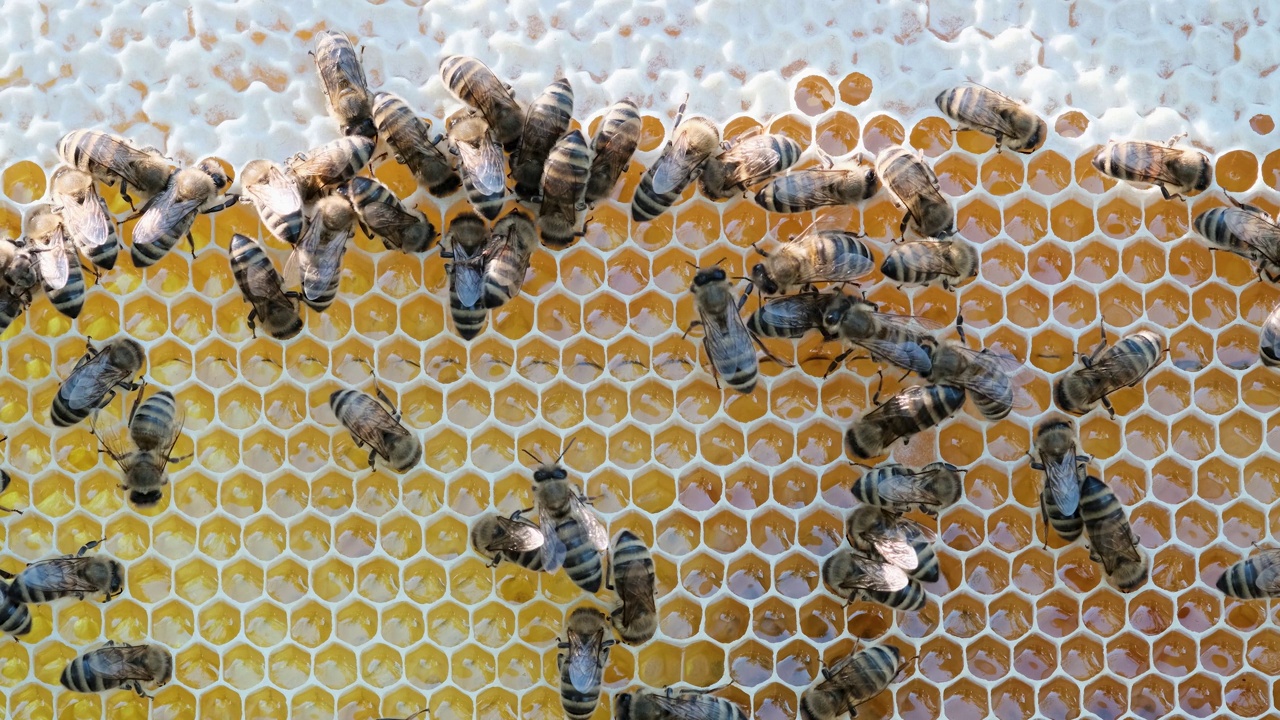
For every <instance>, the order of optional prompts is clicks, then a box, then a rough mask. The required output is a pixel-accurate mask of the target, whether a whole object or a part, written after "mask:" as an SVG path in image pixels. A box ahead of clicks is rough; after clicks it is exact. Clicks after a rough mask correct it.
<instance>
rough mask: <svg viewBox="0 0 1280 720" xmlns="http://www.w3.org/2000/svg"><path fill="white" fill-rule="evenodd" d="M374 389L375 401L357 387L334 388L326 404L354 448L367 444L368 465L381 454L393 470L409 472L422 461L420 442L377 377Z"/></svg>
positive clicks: (371, 465)
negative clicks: (404, 421) (349, 388)
mask: <svg viewBox="0 0 1280 720" xmlns="http://www.w3.org/2000/svg"><path fill="white" fill-rule="evenodd" d="M373 388H374V392H375V394H376V395H377V399H376V400H375V399H374V398H373V397H371V396H369V395H366V394H365V393H362V392H360V391H359V390H336V391H334V393H333V394H332V395H330V396H329V407H330V408H332V409H333V414H334V415H335V416H336V417H337V418H338V422H340V423H342V426H343V427H345V428H346V429H347V431H348V432H350V433H351V438H352V439H353V440H355V441H356V447H364V446H366V445H368V446H369V467H371V468H374V469H377V466H376V464H375V463H376V462H377V458H378V457H379V456H381V457H382V459H383V460H384V461H385V464H386V465H387V466H388V467H390V468H391V469H392V470H395V471H396V472H408V471H409V470H412V469H413V468H414V466H416V465H417V464H418V463H419V462H420V461H421V460H422V443H421V442H420V441H419V440H418V438H417V437H416V436H415V435H414V434H413V432H412V431H410V430H409V429H408V428H406V427H405V426H404V425H403V424H401V422H400V412H399V411H398V410H395V403H393V402H391V400H390V398H388V397H387V395H386V393H384V392H382V388H381V387H379V386H378V384H377V380H374V385H373ZM379 400H380V401H382V403H383V404H379V402H378V401H379ZM384 405H385V406H384ZM387 408H391V410H388V409H387Z"/></svg>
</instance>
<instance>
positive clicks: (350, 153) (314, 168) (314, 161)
mask: <svg viewBox="0 0 1280 720" xmlns="http://www.w3.org/2000/svg"><path fill="white" fill-rule="evenodd" d="M373 147H374V143H373V140H371V139H370V138H367V137H365V136H363V135H348V136H347V137H344V138H338V139H337V140H334V141H332V142H327V143H325V144H324V145H321V146H320V147H316V148H312V149H310V150H308V151H306V152H301V153H298V154H297V155H294V156H293V157H291V158H289V159H288V160H287V161H286V162H285V166H284V169H285V172H287V173H289V174H290V175H292V176H293V179H294V181H295V182H297V184H298V190H299V192H301V193H302V199H303V200H305V201H307V202H312V201H314V200H316V199H317V198H319V197H320V196H321V195H323V194H325V192H327V191H329V190H331V189H333V188H336V187H337V186H339V185H342V184H344V183H346V182H347V181H348V180H350V179H351V178H353V177H355V176H356V175H358V174H359V173H360V171H361V170H363V169H364V166H365V165H368V164H369V158H371V157H373Z"/></svg>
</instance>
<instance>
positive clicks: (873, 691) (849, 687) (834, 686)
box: [799, 645, 907, 720]
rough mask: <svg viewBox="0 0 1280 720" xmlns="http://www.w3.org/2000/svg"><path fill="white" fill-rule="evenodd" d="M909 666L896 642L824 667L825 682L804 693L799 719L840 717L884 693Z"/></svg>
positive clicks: (802, 694)
mask: <svg viewBox="0 0 1280 720" xmlns="http://www.w3.org/2000/svg"><path fill="white" fill-rule="evenodd" d="M906 666H907V663H905V662H903V660H902V654H901V653H899V652H898V649H897V648H895V647H893V646H892V645H880V646H876V647H869V648H867V649H865V650H862V651H860V652H855V653H853V654H852V655H850V656H849V657H846V658H845V659H843V660H841V661H840V662H838V663H836V664H835V665H832V666H831V668H830V669H827V668H823V669H822V682H819V683H818V684H817V685H815V686H813V687H811V688H809V689H808V690H805V691H804V692H803V693H801V694H800V718H799V720H836V718H838V717H840V716H841V715H844V714H845V713H846V712H847V713H849V715H850V717H852V716H854V715H857V714H858V710H857V707H858V706H859V705H861V704H863V703H865V702H867V701H868V700H871V699H872V698H874V697H875V696H877V695H879V694H880V693H882V692H884V690H885V688H887V687H889V683H891V682H893V680H894V678H896V677H898V673H900V672H902V669H903V668H905V667H906Z"/></svg>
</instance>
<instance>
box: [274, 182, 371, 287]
mask: <svg viewBox="0 0 1280 720" xmlns="http://www.w3.org/2000/svg"><path fill="white" fill-rule="evenodd" d="M355 221H356V214H355V210H354V209H353V208H352V207H351V203H349V202H347V201H346V200H345V199H343V198H341V197H338V196H336V195H330V196H327V197H324V198H321V199H320V201H319V202H317V203H316V207H315V212H314V213H313V214H312V216H311V220H310V222H308V223H307V229H306V232H304V233H303V235H302V239H300V240H299V241H298V246H297V247H296V248H294V250H293V256H292V257H290V259H289V263H290V265H293V266H296V268H297V271H296V272H297V274H298V275H299V280H300V282H301V285H302V292H301V295H300V297H301V299H302V302H304V303H306V304H307V305H308V306H309V307H311V309H313V310H315V311H316V312H323V311H324V310H326V309H328V307H329V306H330V305H332V304H333V300H334V298H336V297H337V296H338V285H339V283H340V282H341V280H342V258H343V256H344V255H346V252H347V241H348V240H350V239H351V234H352V225H353V224H354V223H355ZM293 274H294V272H293V271H292V269H291V268H286V273H285V275H286V277H288V276H291V275H293Z"/></svg>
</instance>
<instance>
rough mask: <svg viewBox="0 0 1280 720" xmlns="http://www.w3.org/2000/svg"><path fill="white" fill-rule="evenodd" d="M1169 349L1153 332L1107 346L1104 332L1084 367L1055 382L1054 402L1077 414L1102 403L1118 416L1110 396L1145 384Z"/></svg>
mask: <svg viewBox="0 0 1280 720" xmlns="http://www.w3.org/2000/svg"><path fill="white" fill-rule="evenodd" d="M1165 348H1166V346H1165V341H1164V338H1163V337H1161V336H1159V335H1157V334H1156V333H1154V332H1151V331H1150V330H1143V331H1141V332H1138V333H1135V334H1133V335H1130V336H1128V337H1126V338H1123V339H1122V340H1120V342H1118V343H1116V344H1115V345H1112V346H1110V347H1107V344H1106V334H1105V332H1104V333H1103V341H1102V343H1101V344H1100V345H1098V347H1097V349H1095V350H1094V351H1093V353H1092V354H1090V355H1085V356H1082V357H1081V358H1080V362H1081V364H1082V365H1083V367H1080V368H1077V369H1075V370H1071V371H1070V372H1068V373H1067V374H1066V375H1065V376H1063V377H1060V378H1058V379H1057V381H1055V382H1054V384H1053V399H1054V402H1056V403H1057V404H1058V407H1060V408H1062V409H1063V410H1065V411H1067V412H1069V413H1071V414H1073V415H1083V414H1085V413H1087V412H1089V411H1090V410H1092V409H1093V407H1094V406H1095V405H1097V404H1098V403H1099V402H1101V403H1102V404H1103V406H1105V407H1106V408H1107V409H1108V411H1110V412H1111V414H1112V415H1113V416H1114V415H1115V411H1114V410H1112V408H1111V403H1110V402H1108V401H1107V396H1108V395H1110V394H1111V393H1113V392H1115V391H1117V390H1119V389H1121V388H1126V387H1132V386H1134V385H1137V384H1138V383H1140V382H1142V379H1143V378H1145V377H1146V376H1147V373H1150V372H1151V371H1152V369H1154V368H1155V366H1156V365H1157V364H1159V363H1160V360H1161V358H1162V357H1163V356H1164V351H1165Z"/></svg>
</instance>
